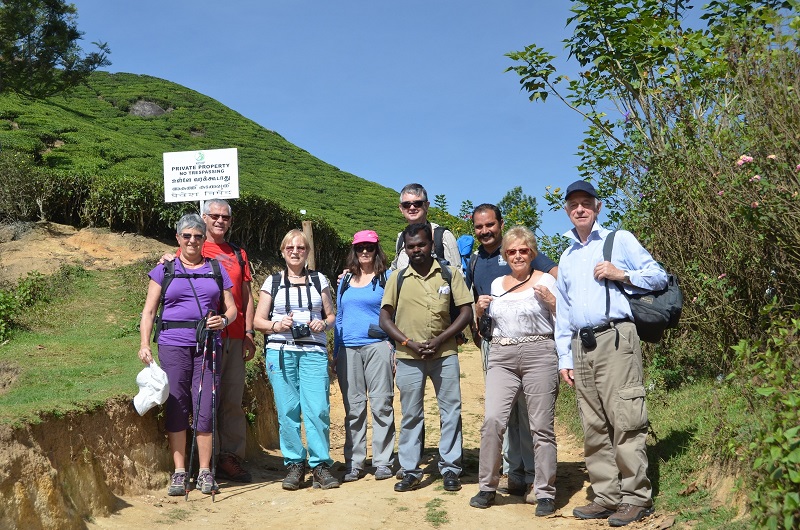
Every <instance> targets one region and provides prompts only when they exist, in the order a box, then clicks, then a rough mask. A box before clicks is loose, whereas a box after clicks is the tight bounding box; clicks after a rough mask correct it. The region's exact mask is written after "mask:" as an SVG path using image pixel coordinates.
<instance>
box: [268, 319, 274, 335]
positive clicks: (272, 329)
mask: <svg viewBox="0 0 800 530" xmlns="http://www.w3.org/2000/svg"><path fill="white" fill-rule="evenodd" d="M270 323H271V324H272V327H271V328H269V331H270V332H271V333H275V321H274V320H272V321H271V322H270Z"/></svg>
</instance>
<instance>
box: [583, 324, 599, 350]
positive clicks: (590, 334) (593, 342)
mask: <svg viewBox="0 0 800 530" xmlns="http://www.w3.org/2000/svg"><path fill="white" fill-rule="evenodd" d="M578 336H579V337H580V338H581V344H583V347H584V348H586V349H587V350H593V349H594V348H595V347H597V339H596V338H595V336H594V330H593V329H592V328H591V327H589V326H587V327H585V328H581V329H579V330H578Z"/></svg>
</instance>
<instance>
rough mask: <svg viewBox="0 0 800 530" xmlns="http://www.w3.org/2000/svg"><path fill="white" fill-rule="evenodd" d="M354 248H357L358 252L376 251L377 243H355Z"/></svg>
mask: <svg viewBox="0 0 800 530" xmlns="http://www.w3.org/2000/svg"><path fill="white" fill-rule="evenodd" d="M353 248H354V249H355V251H356V253H361V252H364V251H365V250H366V251H367V252H375V250H376V249H377V247H376V246H375V243H364V244H359V245H353Z"/></svg>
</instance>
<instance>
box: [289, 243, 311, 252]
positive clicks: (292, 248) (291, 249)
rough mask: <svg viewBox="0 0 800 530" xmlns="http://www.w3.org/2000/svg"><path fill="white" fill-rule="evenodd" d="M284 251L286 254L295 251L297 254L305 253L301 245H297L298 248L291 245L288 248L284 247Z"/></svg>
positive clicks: (304, 248)
mask: <svg viewBox="0 0 800 530" xmlns="http://www.w3.org/2000/svg"><path fill="white" fill-rule="evenodd" d="M284 250H285V251H286V252H294V251H295V250H296V251H297V252H305V251H306V247H304V246H302V245H298V246H291V245H290V246H286V247H284Z"/></svg>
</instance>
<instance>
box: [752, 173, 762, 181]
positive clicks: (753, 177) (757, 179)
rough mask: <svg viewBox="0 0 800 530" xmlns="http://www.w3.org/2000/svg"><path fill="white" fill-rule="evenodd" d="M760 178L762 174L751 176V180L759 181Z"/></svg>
mask: <svg viewBox="0 0 800 530" xmlns="http://www.w3.org/2000/svg"><path fill="white" fill-rule="evenodd" d="M759 180H761V175H753V176H752V177H750V182H758V181H759Z"/></svg>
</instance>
